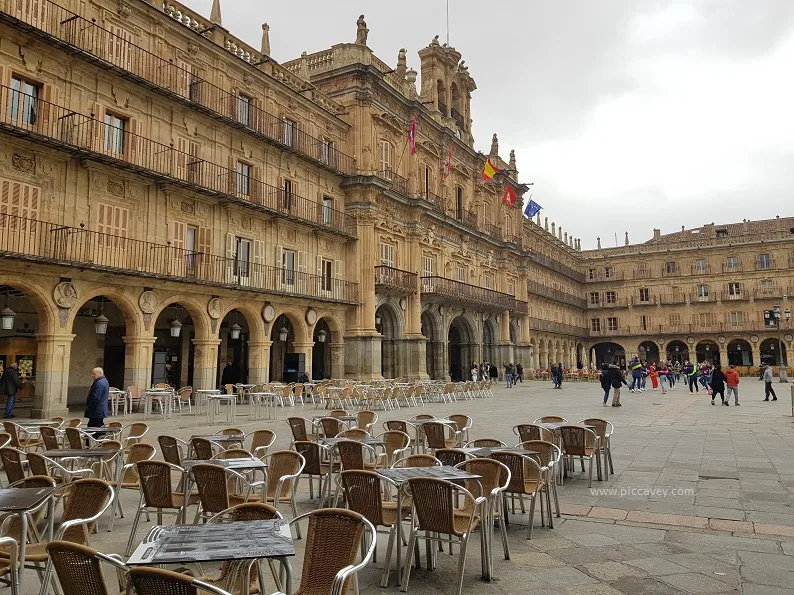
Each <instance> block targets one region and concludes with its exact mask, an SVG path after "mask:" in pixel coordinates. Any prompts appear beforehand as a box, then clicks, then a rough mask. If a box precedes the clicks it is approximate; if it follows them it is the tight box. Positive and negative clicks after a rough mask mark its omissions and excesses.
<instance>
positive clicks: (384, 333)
mask: <svg viewBox="0 0 794 595" xmlns="http://www.w3.org/2000/svg"><path fill="white" fill-rule="evenodd" d="M375 330H377V331H378V332H379V333H380V334H381V337H382V338H381V341H380V373H381V375H382V376H383V377H384V378H399V377H400V370H401V366H400V361H399V353H398V349H397V348H398V342H397V339H398V338H399V337H401V335H402V333H401V332H400V329H399V318H398V317H397V314H396V312H395V311H394V310H393V309H392V307H391V306H390V305H387V304H383V305H382V306H380V307H379V308H378V309H377V310H375Z"/></svg>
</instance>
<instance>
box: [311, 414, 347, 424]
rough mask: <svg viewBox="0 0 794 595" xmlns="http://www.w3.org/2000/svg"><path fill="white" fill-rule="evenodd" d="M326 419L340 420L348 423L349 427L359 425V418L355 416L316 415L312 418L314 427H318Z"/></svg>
mask: <svg viewBox="0 0 794 595" xmlns="http://www.w3.org/2000/svg"><path fill="white" fill-rule="evenodd" d="M325 417H333V418H334V419H338V420H339V421H343V422H346V423H347V424H348V425H352V424H354V423H356V424H357V422H358V417H356V416H355V415H315V416H314V417H312V423H313V424H314V425H317V424H318V423H319V422H320V420H321V419H323V418H325Z"/></svg>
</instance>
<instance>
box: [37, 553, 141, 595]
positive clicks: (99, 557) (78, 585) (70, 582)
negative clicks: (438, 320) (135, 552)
mask: <svg viewBox="0 0 794 595" xmlns="http://www.w3.org/2000/svg"><path fill="white" fill-rule="evenodd" d="M47 554H48V555H49V557H50V560H52V566H53V568H54V569H55V575H56V576H57V577H58V582H59V583H60V584H61V590H62V591H63V594H64V595H89V594H90V595H109V593H110V592H109V591H108V589H107V583H106V581H105V573H104V571H103V570H102V562H105V563H106V564H110V565H111V566H113V568H114V569H115V570H116V579H117V581H118V591H117V592H118V593H124V591H125V590H126V588H127V570H129V568H128V567H127V566H126V565H125V564H124V561H123V560H122V559H121V557H120V556H118V555H116V554H102V553H100V552H98V551H96V550H94V549H91V548H90V547H87V546H85V545H81V544H79V543H72V542H69V541H51V542H50V543H48V544H47Z"/></svg>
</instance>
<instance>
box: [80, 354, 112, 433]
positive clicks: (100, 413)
mask: <svg viewBox="0 0 794 595" xmlns="http://www.w3.org/2000/svg"><path fill="white" fill-rule="evenodd" d="M91 378H93V379H94V382H93V383H92V384H91V389H90V390H89V391H88V398H87V399H86V402H85V417H87V418H88V427H89V428H101V427H102V426H104V425H105V418H106V417H107V416H108V393H109V391H110V384H109V383H108V379H107V378H105V372H103V371H102V368H94V369H93V370H91Z"/></svg>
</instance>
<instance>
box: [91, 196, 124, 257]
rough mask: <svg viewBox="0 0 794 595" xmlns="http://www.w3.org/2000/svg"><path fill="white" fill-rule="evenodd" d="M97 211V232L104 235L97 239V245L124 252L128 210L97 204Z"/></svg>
mask: <svg viewBox="0 0 794 595" xmlns="http://www.w3.org/2000/svg"><path fill="white" fill-rule="evenodd" d="M97 211H98V215H97V231H98V232H99V233H100V234H105V235H102V236H100V237H99V245H100V246H106V247H108V248H112V249H114V250H126V248H127V238H128V237H129V233H130V230H129V225H130V210H129V209H125V208H124V207H117V206H115V205H109V204H104V203H99V204H98V205H97Z"/></svg>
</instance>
